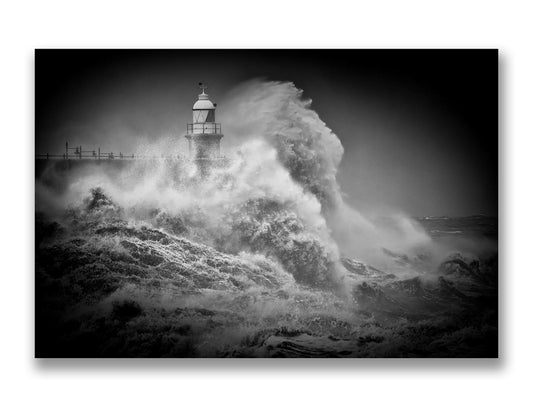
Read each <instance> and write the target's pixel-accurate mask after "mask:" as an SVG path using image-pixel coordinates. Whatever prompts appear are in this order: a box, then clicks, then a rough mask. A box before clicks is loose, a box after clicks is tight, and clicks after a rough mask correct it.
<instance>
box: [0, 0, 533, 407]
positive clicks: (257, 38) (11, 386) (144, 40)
mask: <svg viewBox="0 0 533 407" xmlns="http://www.w3.org/2000/svg"><path fill="white" fill-rule="evenodd" d="M532 15H533V13H532V8H531V6H529V3H528V2H525V1H524V2H519V1H506V2H503V1H502V2H497V1H489V0H485V1H466V0H462V1H455V0H452V1H438V2H437V1H434V2H428V1H401V2H400V1H374V2H369V1H365V2H349V1H346V2H342V1H335V0H329V1H327V2H314V1H312V0H308V1H293V2H290V1H289V0H285V1H279V0H274V1H269V2H251V1H229V0H226V1H222V0H219V1H211V0H202V1H192V0H191V1H190V2H188V3H179V2H177V1H155V0H152V1H150V2H141V1H114V2H111V1H109V0H107V1H101V0H96V1H91V2H75V1H54V0H48V1H40V2H39V1H34V2H30V1H18V2H14V1H13V2H9V3H8V2H7V1H6V2H3V3H2V4H1V5H0V20H1V21H0V42H1V48H0V50H1V51H0V52H1V53H0V55H1V59H0V61H1V62H0V72H1V74H0V81H1V82H0V103H1V106H0V107H1V109H0V112H2V115H1V116H0V117H1V118H2V120H1V122H0V128H1V129H2V134H1V137H2V142H3V143H2V145H3V151H2V152H3V157H2V160H0V162H1V166H2V167H1V169H2V171H1V174H2V194H1V197H0V202H1V205H2V208H1V212H0V214H1V215H2V220H3V221H2V229H1V230H2V233H1V234H0V235H1V239H2V241H1V244H0V247H1V248H2V265H1V268H0V270H1V273H2V277H3V279H2V283H1V287H2V290H1V293H0V301H1V303H0V310H1V312H2V314H1V317H2V318H1V319H0V321H2V330H1V334H0V341H1V343H0V349H1V352H2V357H1V359H0V366H1V367H0V369H1V375H2V376H1V380H0V383H1V388H2V390H0V403H1V404H2V405H5V406H11V405H39V406H43V405H44V406H48V405H50V406H72V405H76V406H91V407H92V406H95V405H125V406H141V405H144V406H146V405H168V404H175V405H178V404H181V405H197V404H200V405H216V406H219V405H232V406H233V405H235V404H238V405H247V406H269V407H271V406H273V405H305V406H307V405H321V406H324V405H328V406H337V405H347V404H353V405H357V404H364V405H395V406H396V405H409V406H412V405H418V404H420V405H432V406H447V407H448V406H450V405H467V404H470V405H503V404H505V403H509V404H514V402H513V400H516V401H517V403H518V404H523V405H525V404H528V402H529V403H531V401H532V397H531V395H530V392H529V391H528V385H529V384H530V382H531V373H530V369H529V366H530V365H531V362H533V360H532V346H531V344H530V342H531V341H532V338H533V335H532V333H533V330H532V328H531V326H532V325H531V320H532V318H531V310H532V308H531V302H530V300H529V299H530V298H531V296H532V295H531V290H532V287H533V281H532V275H533V272H532V271H531V270H530V269H531V266H530V263H531V260H530V259H529V252H530V251H531V246H532V244H531V243H530V242H531V240H532V239H531V236H532V231H533V225H532V224H531V223H532V221H531V219H532V215H531V210H532V208H533V205H532V204H533V202H532V192H531V191H532V190H531V184H532V182H531V179H530V174H533V171H532V168H531V161H532V160H531V159H530V155H531V151H533V148H532V147H533V145H532V142H531V139H532V137H533V132H532V130H533V129H532V124H531V123H532V119H531V109H532V107H531V101H530V98H531V95H532V94H533V87H532V78H533V58H532V51H531V48H532V47H531V40H530V39H531V38H533V35H532V34H533V33H532V31H533V30H532V29H531V16H532ZM40 47H75V48H78V47H93V48H98V47H126V48H138V47H155V48H166V47H170V48H173V47H192V48H194V47H244V48H246V47H306V48H315V47H358V48H373V47H378V48H388V47H416V48H426V47H429V48H433V47H437V48H449V47H451V48H453V47H461V48H469V47H482V48H499V49H500V69H501V73H500V80H501V87H500V89H501V95H500V105H501V109H500V140H501V141H500V182H501V184H500V220H501V230H500V232H501V235H500V240H501V250H500V253H501V258H502V261H501V269H500V278H501V285H500V290H501V295H500V299H501V301H500V305H501V312H500V317H501V325H500V331H501V332H500V334H501V335H500V337H501V350H500V353H501V358H500V360H495V361H479V360H478V361H468V360H466V361H465V360H463V361H453V360H443V361H435V360H433V361H427V360H426V361H424V360H410V361H406V360H396V361H395V360H392V361H371V360H364V361H360V360H342V361H330V360H328V361H296V362H295V361H144V362H142V361H107V362H102V361H66V362H61V361H56V362H53V361H52V362H42V361H41V362H38V361H35V360H34V359H33V273H32V270H33V260H34V259H33V243H32V238H33V227H34V225H33V213H34V210H33V182H34V178H33V121H34V119H33V49H34V48H40ZM457 63H459V64H460V63H461V62H460V61H457ZM479 154H483V151H482V150H480V151H479Z"/></svg>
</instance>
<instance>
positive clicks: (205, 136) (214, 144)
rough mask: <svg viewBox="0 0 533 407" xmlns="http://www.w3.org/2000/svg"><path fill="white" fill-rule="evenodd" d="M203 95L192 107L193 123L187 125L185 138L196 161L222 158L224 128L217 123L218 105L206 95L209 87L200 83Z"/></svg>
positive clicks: (190, 153) (201, 94)
mask: <svg viewBox="0 0 533 407" xmlns="http://www.w3.org/2000/svg"><path fill="white" fill-rule="evenodd" d="M200 89H202V93H200V94H199V95H198V100H197V101H196V103H195V104H194V106H193V107H192V121H193V122H192V123H189V124H187V134H186V135H185V138H186V139H187V140H188V142H189V156H190V158H192V159H194V160H212V159H217V158H220V139H221V138H222V137H223V134H222V126H221V124H220V123H216V122H215V108H216V104H214V103H213V102H211V101H210V100H209V95H208V94H207V93H205V91H206V89H207V87H206V86H204V85H203V84H202V83H200Z"/></svg>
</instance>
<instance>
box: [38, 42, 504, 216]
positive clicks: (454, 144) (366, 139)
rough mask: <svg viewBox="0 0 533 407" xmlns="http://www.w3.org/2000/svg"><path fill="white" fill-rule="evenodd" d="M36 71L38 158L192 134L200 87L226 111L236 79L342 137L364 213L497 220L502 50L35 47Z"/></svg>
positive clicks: (347, 172) (344, 166) (343, 175)
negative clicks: (286, 98)
mask: <svg viewBox="0 0 533 407" xmlns="http://www.w3.org/2000/svg"><path fill="white" fill-rule="evenodd" d="M35 75H36V110H35V111H36V153H46V152H50V153H62V152H63V149H64V143H65V141H69V142H70V143H71V145H79V144H81V145H83V146H87V148H88V149H91V150H92V149H94V148H95V147H97V146H99V145H100V146H102V148H105V149H110V150H112V151H124V152H130V151H134V150H135V147H136V145H137V144H138V143H139V142H140V140H147V141H152V140H157V139H158V138H161V137H163V136H168V135H174V134H175V135H176V137H178V136H179V135H181V134H183V132H184V130H185V128H184V127H185V124H184V123H187V122H188V121H190V116H191V111H190V109H191V107H192V104H193V103H194V101H195V100H196V95H197V94H198V88H197V83H198V82H200V81H202V82H206V83H207V84H208V85H209V94H210V96H211V99H212V100H213V101H215V102H219V107H218V109H217V110H218V111H219V112H220V113H222V115H223V109H224V105H223V100H224V96H225V95H226V94H227V93H228V92H229V91H230V90H231V89H232V88H234V87H235V86H236V85H238V84H239V83H241V82H243V81H246V80H249V79H253V78H257V77H262V78H266V79H272V80H286V81H291V82H294V83H295V85H296V86H297V87H298V88H301V89H303V90H304V96H305V97H307V98H311V99H312V100H313V104H312V107H313V109H314V110H316V111H317V112H318V114H319V115H320V117H321V119H322V120H323V121H324V122H326V124H327V125H328V126H329V127H330V128H331V129H332V130H333V131H334V132H335V133H336V134H337V136H338V137H339V138H340V140H341V142H342V144H343V146H344V148H345V154H344V158H343V161H342V163H341V168H340V173H339V181H340V183H341V186H342V188H343V191H344V192H345V193H346V195H347V199H348V201H349V202H351V203H352V204H354V205H355V206H356V207H358V208H360V209H362V210H363V211H373V210H376V209H379V210H381V209H390V208H393V209H399V210H403V211H405V212H407V213H409V214H411V215H414V216H423V215H470V214H479V213H483V214H488V215H496V214H497V210H498V52H497V50H141V51H139V50H121V51H118V50H37V51H36V70H35ZM223 125H224V124H223ZM225 137H226V138H229V137H231V134H226V135H225ZM223 143H224V140H223ZM223 143H222V148H223Z"/></svg>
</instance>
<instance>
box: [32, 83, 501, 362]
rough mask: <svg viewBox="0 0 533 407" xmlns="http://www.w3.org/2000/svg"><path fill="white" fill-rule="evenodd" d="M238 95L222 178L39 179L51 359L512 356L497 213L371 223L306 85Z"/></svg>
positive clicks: (139, 173)
mask: <svg viewBox="0 0 533 407" xmlns="http://www.w3.org/2000/svg"><path fill="white" fill-rule="evenodd" d="M250 99H252V100H254V101H255V104H254V112H256V113H257V111H260V113H261V114H259V115H257V114H256V115H254V114H251V113H250V112H248V111H247V110H246V109H247V108H248V107H247V106H248V104H246V103H243V102H242V101H246V100H250ZM232 105H233V106H235V107H234V111H233V112H232V114H233V115H234V116H235V117H236V118H240V120H235V122H236V123H240V126H242V127H241V128H239V127H234V128H231V129H230V130H231V134H232V135H234V138H235V140H234V142H235V145H236V147H235V150H234V151H233V157H234V158H233V159H232V160H231V161H230V162H229V163H228V165H227V166H225V167H223V168H216V169H213V170H212V171H210V172H208V173H207V174H206V173H205V171H199V170H198V168H197V167H196V166H195V165H194V163H190V162H165V161H153V162H132V163H131V164H129V165H127V166H122V167H120V168H117V167H116V166H110V167H107V166H105V165H97V164H96V163H95V164H94V165H89V166H81V167H79V168H71V169H65V168H64V165H59V166H58V165H54V164H51V165H48V166H46V168H44V169H43V171H41V172H40V173H39V175H38V177H37V179H36V354H37V356H40V357H67V356H70V357H495V356H497V352H498V257H497V253H498V248H497V219H494V218H490V217H486V216H480V215H479V216H472V217H463V218H450V217H445V216H441V217H425V218H417V219H415V218H411V217H407V216H405V215H401V214H398V213H391V214H385V215H384V216H382V217H381V218H380V219H374V218H370V217H367V216H365V215H364V214H362V213H360V212H359V211H357V209H356V208H353V207H350V206H349V205H348V204H347V203H346V202H345V201H344V200H343V198H342V191H341V190H340V187H339V185H338V183H337V182H336V171H337V168H338V165H339V163H340V159H341V158H342V153H343V149H342V145H341V144H340V142H339V140H338V138H337V137H336V135H335V134H334V133H332V132H331V130H330V129H329V128H328V127H327V126H326V124H325V123H323V122H322V121H321V120H320V118H319V117H318V115H317V114H316V113H315V112H314V111H313V110H312V109H311V107H310V102H309V101H306V100H304V99H302V95H301V91H299V90H298V89H296V88H295V87H294V85H292V84H290V83H277V82H260V83H252V84H246V85H243V87H242V88H240V89H237V90H236V91H235V94H234V103H233V104H232Z"/></svg>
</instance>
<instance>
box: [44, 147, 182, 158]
mask: <svg viewBox="0 0 533 407" xmlns="http://www.w3.org/2000/svg"><path fill="white" fill-rule="evenodd" d="M35 158H36V159H41V160H42V159H44V160H49V159H63V160H143V159H173V160H183V159H185V158H186V157H184V156H181V155H179V154H161V155H151V154H124V153H122V152H118V153H115V152H106V151H102V150H101V149H100V147H98V149H96V150H84V149H83V147H82V146H76V147H69V144H68V143H65V152H64V153H63V154H48V153H46V154H35Z"/></svg>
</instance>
